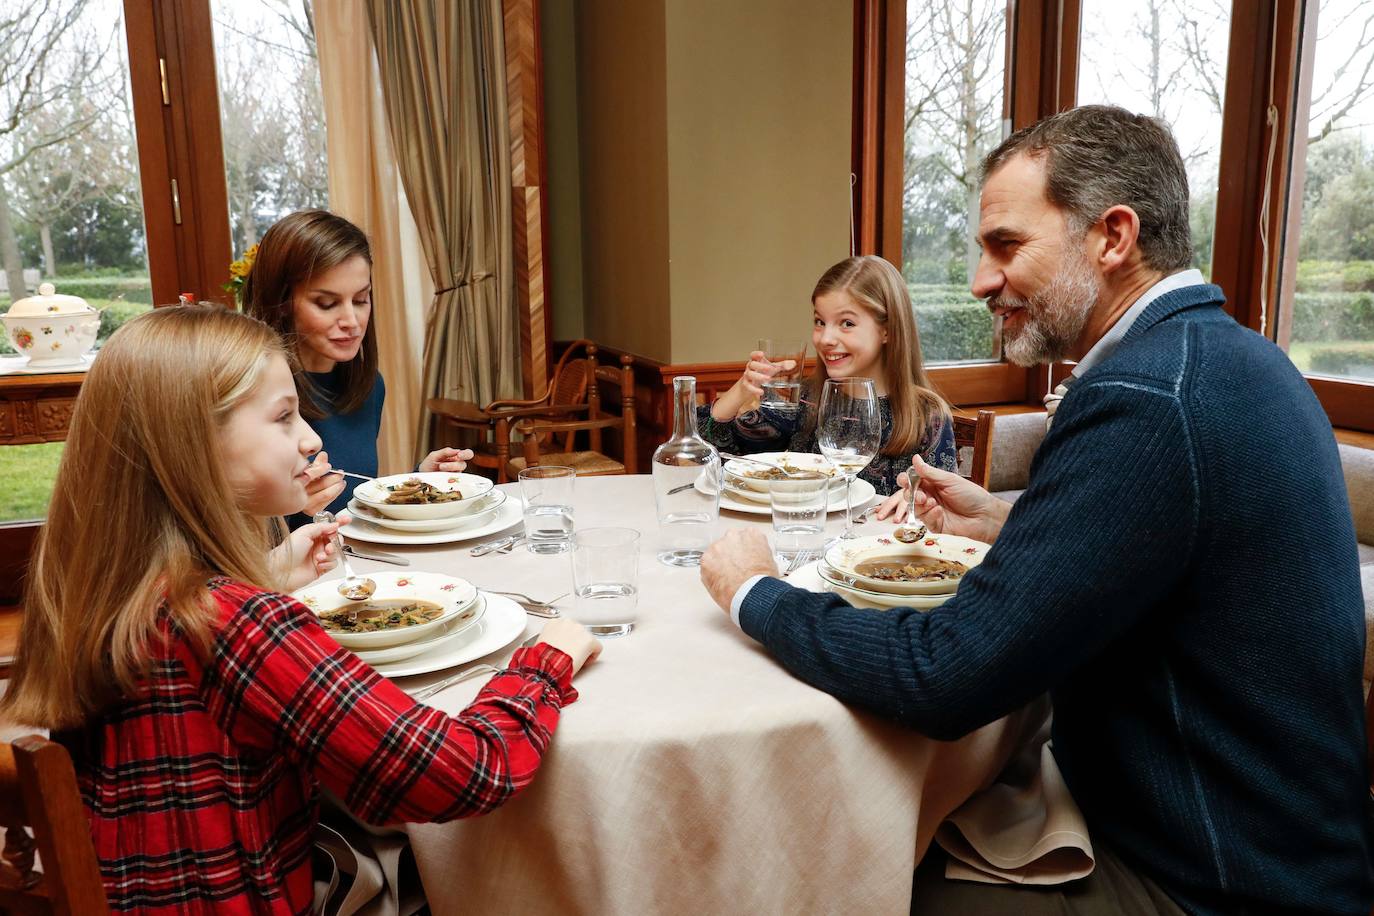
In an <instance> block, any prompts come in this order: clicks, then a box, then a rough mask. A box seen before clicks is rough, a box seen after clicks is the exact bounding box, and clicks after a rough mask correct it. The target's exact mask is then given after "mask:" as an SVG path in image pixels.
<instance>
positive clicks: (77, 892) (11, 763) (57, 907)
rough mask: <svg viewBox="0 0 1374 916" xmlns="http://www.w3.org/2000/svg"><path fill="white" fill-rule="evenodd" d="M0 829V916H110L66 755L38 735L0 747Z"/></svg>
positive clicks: (55, 744)
mask: <svg viewBox="0 0 1374 916" xmlns="http://www.w3.org/2000/svg"><path fill="white" fill-rule="evenodd" d="M0 826H3V827H4V830H5V846H4V851H3V852H2V853H0V859H2V860H3V864H2V865H0V913H10V912H14V913H56V914H63V916H65V914H77V916H85V914H88V913H89V914H100V913H108V912H109V911H110V910H109V906H108V904H107V903H106V900H105V889H104V886H103V885H102V884H101V882H100V866H99V864H98V863H97V861H96V858H95V848H94V847H93V846H92V844H91V825H90V822H89V821H88V820H87V819H86V811H85V809H84V808H83V807H82V804H81V794H80V792H79V791H78V790H77V787H76V771H75V770H74V769H73V768H72V760H71V757H69V756H68V755H67V751H66V748H64V747H62V745H60V744H57V743H55V742H52V741H49V740H47V739H46V738H41V737H39V736H38V735H26V736H25V737H23V738H19V739H16V740H15V742H14V743H13V744H3V743H0ZM26 827H29V828H32V830H33V836H32V837H30V836H29V833H28V831H27V830H25V828H26ZM35 846H36V847H37V852H38V856H39V859H40V861H41V863H42V869H41V870H39V869H38V868H37V867H36V864H35V862H34V852H35Z"/></svg>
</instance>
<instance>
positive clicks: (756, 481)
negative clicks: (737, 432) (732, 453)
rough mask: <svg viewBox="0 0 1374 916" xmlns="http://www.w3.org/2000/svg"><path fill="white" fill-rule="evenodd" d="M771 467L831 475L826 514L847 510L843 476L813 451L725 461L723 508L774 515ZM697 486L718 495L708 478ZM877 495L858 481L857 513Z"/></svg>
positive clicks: (779, 453)
mask: <svg viewBox="0 0 1374 916" xmlns="http://www.w3.org/2000/svg"><path fill="white" fill-rule="evenodd" d="M751 458H753V459H757V461H751V460H750V459H751ZM763 461H766V462H768V464H760V463H758V462H763ZM770 464H771V465H778V466H780V467H783V468H786V469H788V470H798V471H800V470H806V471H820V472H821V473H822V474H825V475H827V476H829V477H830V484H829V487H828V493H829V503H828V504H827V506H826V512H843V511H844V505H845V492H844V491H845V483H844V476H843V475H842V474H840V473H839V472H838V471H837V470H835V467H834V465H832V464H831V463H830V462H829V461H827V460H826V458H825V456H824V455H817V454H814V453H811V452H759V453H758V454H756V455H750V456H748V457H745V458H731V459H730V460H729V461H727V462H725V464H724V466H723V468H722V470H723V472H724V473H723V474H722V477H723V480H724V491H723V492H722V493H721V494H720V507H721V508H722V509H727V510H729V511H731V512H743V513H747V514H749V515H770V514H772V511H773V510H772V508H771V506H770V504H769V502H768V490H769V486H770V484H771V481H770V480H769V479H768V477H767V476H766V475H768V474H769V473H770V472H772V471H773V469H772V468H770V467H769V466H768V465H770ZM696 487H697V489H698V490H700V491H701V492H703V493H706V494H708V495H711V494H713V493H714V492H715V487H714V485H713V484H712V483H711V481H709V480H708V479H707V477H706V475H702V476H701V477H699V478H698V479H697V482H696ZM876 495H877V490H875V489H874V488H873V484H871V483H869V482H868V481H866V480H862V479H856V480H855V481H854V492H853V501H854V509H855V511H857V510H858V509H859V507H860V506H862V505H864V504H865V503H867V502H868V501H869V500H871V499H872V498H873V497H874V496H876Z"/></svg>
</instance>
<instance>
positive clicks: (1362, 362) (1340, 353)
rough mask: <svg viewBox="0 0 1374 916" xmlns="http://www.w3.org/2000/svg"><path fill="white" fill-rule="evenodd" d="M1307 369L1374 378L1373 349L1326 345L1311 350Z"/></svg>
mask: <svg viewBox="0 0 1374 916" xmlns="http://www.w3.org/2000/svg"><path fill="white" fill-rule="evenodd" d="M1309 371H1311V372H1316V373H1319V374H1322V375H1341V376H1346V377H1353V378H1368V379H1374V349H1371V348H1369V347H1327V348H1325V349H1321V350H1313V351H1312V362H1311V365H1310V367H1309Z"/></svg>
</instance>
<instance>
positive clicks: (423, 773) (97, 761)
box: [55, 579, 577, 914]
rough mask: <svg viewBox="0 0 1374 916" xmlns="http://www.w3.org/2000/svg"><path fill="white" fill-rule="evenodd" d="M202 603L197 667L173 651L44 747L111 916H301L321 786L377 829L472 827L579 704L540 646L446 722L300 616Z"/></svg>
mask: <svg viewBox="0 0 1374 916" xmlns="http://www.w3.org/2000/svg"><path fill="white" fill-rule="evenodd" d="M210 587H211V591H212V593H213V595H214V597H215V599H216V600H217V601H218V602H219V606H220V611H221V616H220V620H219V623H218V625H217V629H216V638H215V641H214V644H213V646H212V648H211V652H210V656H209V659H208V660H205V661H203V660H201V659H199V658H198V657H197V653H196V652H195V651H194V650H193V649H192V648H191V646H190V645H189V644H188V643H187V642H186V641H185V640H184V639H182V638H180V637H177V636H174V637H173V638H172V639H170V640H169V641H168V644H167V645H166V647H165V648H163V649H161V650H159V652H158V657H157V658H156V659H155V661H154V663H153V666H152V671H151V674H150V675H149V677H148V681H147V689H146V691H145V692H144V694H143V695H142V696H141V697H140V698H138V699H135V700H131V701H128V702H126V703H124V704H122V705H121V706H119V707H117V708H115V709H113V710H111V711H109V712H108V713H107V714H106V715H104V716H103V717H102V718H101V719H99V720H97V721H93V722H92V723H91V724H90V725H88V726H87V727H85V728H83V729H78V730H76V731H73V732H67V733H64V734H62V735H58V736H55V737H58V738H59V740H61V741H62V742H63V743H64V744H66V745H67V747H68V749H69V750H71V751H72V755H73V758H74V760H75V763H76V768H77V780H78V782H79V784H80V786H81V794H82V797H83V799H84V800H85V804H86V808H87V813H88V814H89V815H90V818H91V831H92V834H93V835H94V839H95V851H96V856H97V857H98V858H99V860H100V870H101V874H102V875H103V877H104V881H105V892H106V894H107V895H108V896H109V899H110V904H111V906H112V907H113V908H114V909H116V910H136V911H141V912H151V913H173V912H175V913H212V912H213V913H216V914H219V913H305V912H309V910H310V907H311V903H312V898H313V887H312V881H311V874H310V850H311V831H312V829H313V828H314V826H315V823H316V820H317V813H318V791H319V786H320V785H321V784H322V785H324V786H326V787H328V788H329V789H330V791H332V792H333V793H334V794H335V795H336V796H338V797H339V798H340V799H342V800H343V801H344V803H345V804H347V805H348V807H349V809H350V810H352V811H353V813H354V814H356V815H357V816H358V817H359V818H361V819H362V820H364V821H367V822H369V823H372V824H385V823H399V822H404V821H444V820H450V819H452V818H458V817H466V816H468V815H474V814H483V813H485V812H487V811H490V810H492V809H493V808H495V807H497V806H498V805H500V804H501V803H502V802H504V801H505V800H506V799H508V798H510V796H511V795H512V794H514V793H515V792H517V791H518V790H520V789H521V788H523V787H524V786H526V785H528V784H529V782H530V780H531V779H533V777H534V771H535V770H536V769H537V768H538V766H539V760H540V757H541V755H542V754H543V753H544V749H545V748H547V747H548V744H549V739H550V738H551V737H552V735H553V730H554V728H555V726H556V725H557V724H558V716H559V710H560V709H561V708H562V707H563V705H564V704H567V703H571V702H572V701H573V700H575V699H576V698H577V693H576V691H575V690H573V687H572V664H571V660H570V659H569V658H568V656H567V655H565V654H564V653H562V652H560V651H558V650H557V649H554V648H552V647H551V646H548V645H546V644H540V645H538V646H535V647H534V648H530V649H521V650H519V651H517V652H516V653H515V657H514V658H513V659H512V660H511V666H510V668H509V669H508V670H506V671H503V672H502V673H500V674H498V675H496V676H495V677H494V678H492V680H491V682H490V683H489V684H487V686H486V687H484V688H483V689H482V692H481V693H480V694H479V695H478V697H477V699H476V700H475V701H474V702H473V704H472V705H471V706H469V707H468V708H467V709H466V710H464V711H463V713H462V714H461V715H459V716H456V717H450V716H446V715H444V714H443V713H441V712H439V711H437V710H434V709H431V708H429V707H428V706H424V705H421V704H418V703H416V702H414V701H413V700H411V699H410V698H409V697H408V696H406V695H405V694H404V693H402V692H401V690H400V689H399V688H398V687H396V686H395V685H394V684H392V683H391V682H390V681H387V680H386V679H384V678H382V677H381V676H380V675H378V674H377V673H376V672H375V671H373V670H372V669H371V668H370V667H368V666H367V665H366V664H364V663H363V662H361V661H359V660H358V658H357V657H356V656H354V655H353V654H352V653H351V652H348V651H346V650H344V649H341V648H339V646H338V644H337V643H335V642H334V640H333V639H331V638H330V637H329V636H328V635H327V634H326V633H325V631H324V630H323V629H321V628H320V626H319V625H318V624H316V623H315V619H314V616H313V615H312V614H311V613H310V612H309V611H308V610H306V609H305V608H304V607H302V606H301V605H300V604H299V603H298V602H296V601H295V600H294V599H292V598H290V597H287V596H285V595H279V594H274V593H272V592H266V591H262V590H260V589H257V588H254V587H251V586H248V585H244V584H242V583H239V582H233V581H230V580H228V579H216V580H214V581H212V582H211V583H210Z"/></svg>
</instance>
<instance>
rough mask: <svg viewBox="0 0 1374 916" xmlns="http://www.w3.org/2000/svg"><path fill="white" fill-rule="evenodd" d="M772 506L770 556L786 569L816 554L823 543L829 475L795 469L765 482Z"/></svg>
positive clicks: (828, 499) (781, 567)
mask: <svg viewBox="0 0 1374 916" xmlns="http://www.w3.org/2000/svg"><path fill="white" fill-rule="evenodd" d="M768 501H769V503H770V504H771V506H772V508H773V556H774V558H775V559H776V560H777V563H778V568H779V569H783V570H788V569H792V568H793V564H794V563H800V562H802V561H803V560H805V557H802V556H801V555H802V554H817V553H819V552H820V549H821V547H822V546H823V544H824V543H825V515H826V509H827V507H828V506H829V504H830V478H829V477H827V476H826V475H824V474H822V473H820V472H819V471H795V472H793V474H792V476H791V477H790V478H788V479H787V480H773V481H769V484H768Z"/></svg>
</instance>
